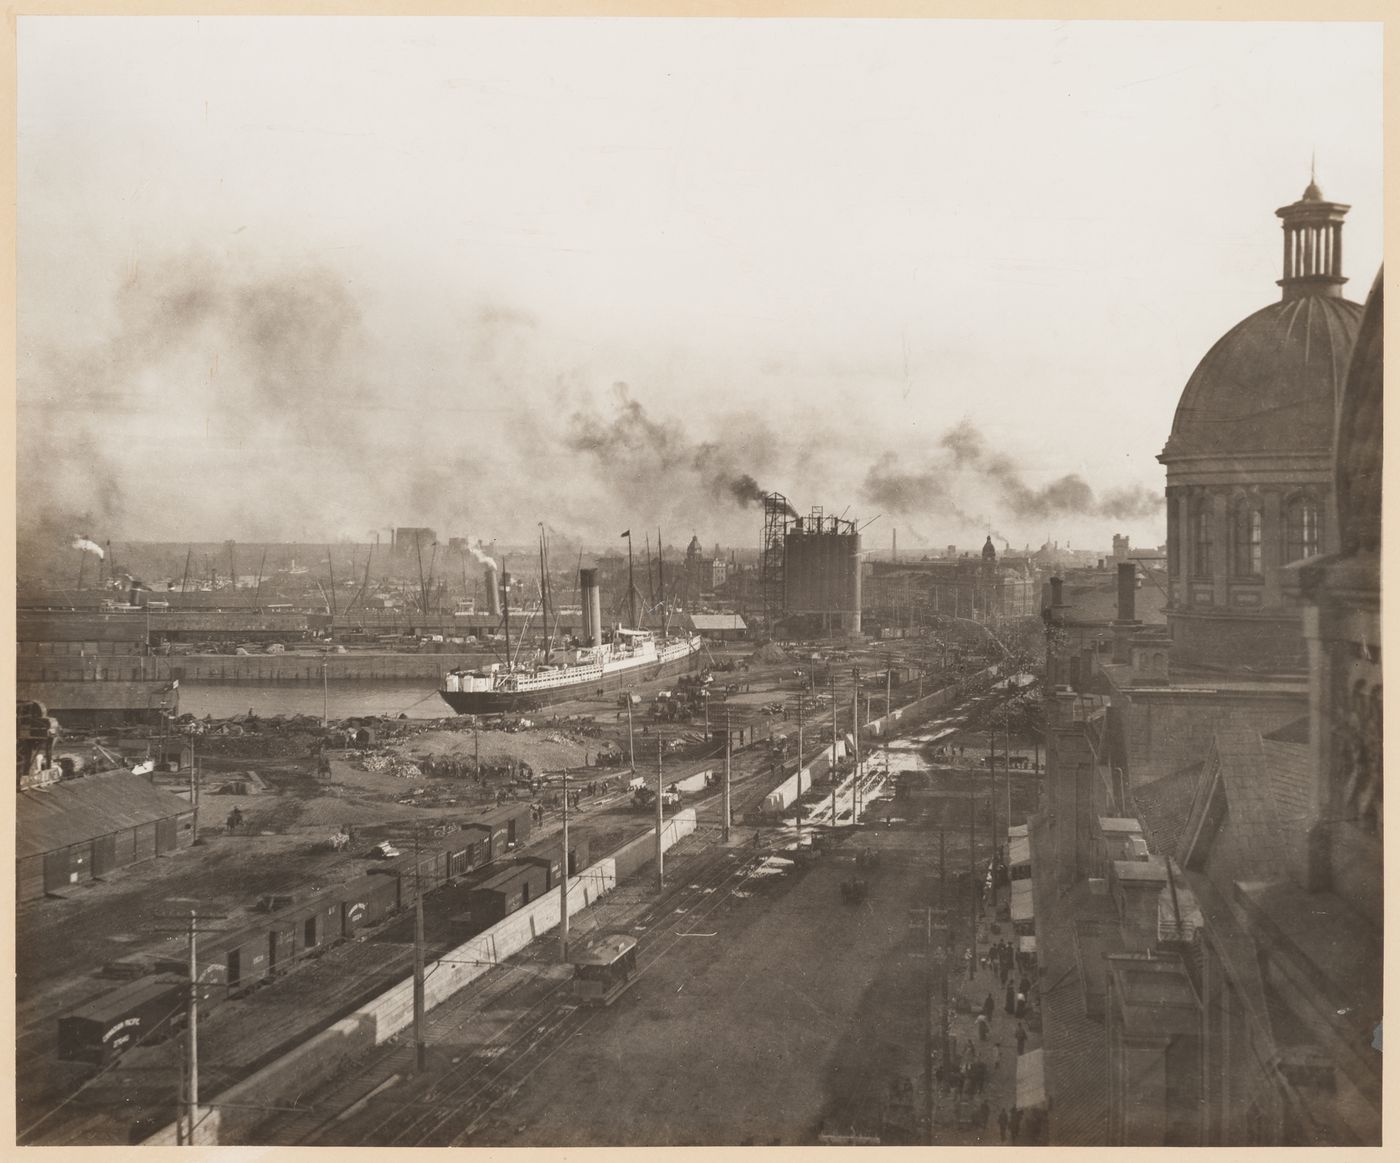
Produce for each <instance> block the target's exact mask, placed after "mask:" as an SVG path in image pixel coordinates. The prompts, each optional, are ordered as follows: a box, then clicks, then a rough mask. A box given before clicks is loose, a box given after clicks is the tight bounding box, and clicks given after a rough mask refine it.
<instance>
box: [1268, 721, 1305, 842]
mask: <svg viewBox="0 0 1400 1163" xmlns="http://www.w3.org/2000/svg"><path fill="white" fill-rule="evenodd" d="M1261 749H1262V751H1263V754H1264V762H1265V763H1266V764H1267V765H1268V769H1269V782H1270V784H1271V786H1272V787H1273V792H1274V798H1275V801H1276V802H1277V805H1278V813H1279V817H1280V819H1281V821H1282V822H1283V824H1284V826H1285V827H1286V828H1288V829H1289V830H1290V831H1293V830H1295V829H1301V828H1304V827H1306V826H1307V819H1308V816H1309V814H1310V813H1311V811H1312V787H1313V770H1312V748H1310V747H1308V746H1307V745H1305V744H1302V745H1300V744H1298V743H1281V742H1278V741H1277V740H1275V739H1265V740H1263V741H1262V743H1261Z"/></svg>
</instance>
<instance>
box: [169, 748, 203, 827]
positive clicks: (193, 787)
mask: <svg viewBox="0 0 1400 1163" xmlns="http://www.w3.org/2000/svg"><path fill="white" fill-rule="evenodd" d="M160 758H161V761H162V762H164V760H165V747H164V745H162V746H161V753H160ZM190 810H191V811H192V812H193V813H194V815H193V818H192V819H191V821H190V825H191V827H193V829H194V838H193V840H192V841H191V843H194V844H198V843H199V773H198V768H197V767H196V764H195V755H194V732H193V731H191V732H190Z"/></svg>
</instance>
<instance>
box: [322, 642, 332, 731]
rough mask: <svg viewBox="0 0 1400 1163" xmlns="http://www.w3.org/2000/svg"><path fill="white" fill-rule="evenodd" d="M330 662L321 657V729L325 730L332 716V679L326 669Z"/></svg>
mask: <svg viewBox="0 0 1400 1163" xmlns="http://www.w3.org/2000/svg"><path fill="white" fill-rule="evenodd" d="M329 665H330V664H329V663H328V662H327V661H326V660H325V659H324V658H323V659H321V730H323V731H324V730H325V729H326V727H327V725H328V724H329V722H330V717H331V688H330V680H329V679H328V678H327V677H326V669H327V667H328V666H329Z"/></svg>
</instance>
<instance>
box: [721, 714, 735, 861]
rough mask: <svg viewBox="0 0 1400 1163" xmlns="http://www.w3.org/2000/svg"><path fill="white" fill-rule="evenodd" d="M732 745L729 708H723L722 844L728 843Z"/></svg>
mask: <svg viewBox="0 0 1400 1163" xmlns="http://www.w3.org/2000/svg"><path fill="white" fill-rule="evenodd" d="M733 745H734V737H733V735H732V733H731V732H730V728H729V707H728V705H726V706H725V708H724V795H723V796H722V797H721V800H722V804H721V807H722V810H723V812H724V842H725V843H726V844H728V843H729V816H730V807H729V779H730V771H729V767H730V753H731V751H732V748H733Z"/></svg>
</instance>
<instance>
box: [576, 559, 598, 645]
mask: <svg viewBox="0 0 1400 1163" xmlns="http://www.w3.org/2000/svg"><path fill="white" fill-rule="evenodd" d="M578 586H579V593H580V594H581V595H582V597H583V637H584V645H585V646H601V645H603V602H602V596H601V594H600V593H599V590H598V571H597V570H596V569H581V570H579V571H578Z"/></svg>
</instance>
